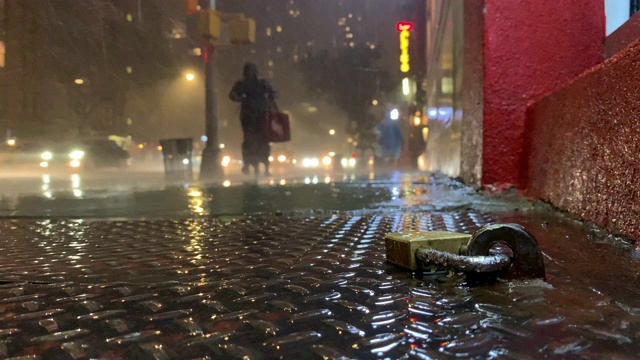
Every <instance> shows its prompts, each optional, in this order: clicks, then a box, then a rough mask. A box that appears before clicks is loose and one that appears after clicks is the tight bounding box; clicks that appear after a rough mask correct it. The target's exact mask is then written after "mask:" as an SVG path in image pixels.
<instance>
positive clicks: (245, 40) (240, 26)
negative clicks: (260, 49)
mask: <svg viewBox="0 0 640 360" xmlns="http://www.w3.org/2000/svg"><path fill="white" fill-rule="evenodd" d="M229 40H230V41H231V43H232V44H234V45H246V44H253V43H255V42H256V21H255V20H253V19H251V18H246V17H244V14H234V15H233V16H232V17H231V18H230V19H229Z"/></svg>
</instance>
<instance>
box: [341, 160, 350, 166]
mask: <svg viewBox="0 0 640 360" xmlns="http://www.w3.org/2000/svg"><path fill="white" fill-rule="evenodd" d="M340 164H342V167H347V165H349V160H347V159H342V160H340Z"/></svg>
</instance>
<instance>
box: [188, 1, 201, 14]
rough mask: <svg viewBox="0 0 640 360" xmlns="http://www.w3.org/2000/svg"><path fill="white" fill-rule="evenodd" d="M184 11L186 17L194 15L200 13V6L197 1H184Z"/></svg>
mask: <svg viewBox="0 0 640 360" xmlns="http://www.w3.org/2000/svg"><path fill="white" fill-rule="evenodd" d="M184 11H185V12H186V13H187V15H194V14H197V13H198V11H200V5H198V0H184Z"/></svg>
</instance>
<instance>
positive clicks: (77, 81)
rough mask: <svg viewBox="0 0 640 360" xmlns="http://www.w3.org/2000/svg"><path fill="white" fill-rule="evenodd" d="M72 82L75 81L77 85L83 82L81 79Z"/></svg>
mask: <svg viewBox="0 0 640 360" xmlns="http://www.w3.org/2000/svg"><path fill="white" fill-rule="evenodd" d="M73 82H75V83H76V84H77V85H82V84H84V80H83V79H75V80H74V81H73Z"/></svg>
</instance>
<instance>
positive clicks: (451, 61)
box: [425, 0, 466, 177]
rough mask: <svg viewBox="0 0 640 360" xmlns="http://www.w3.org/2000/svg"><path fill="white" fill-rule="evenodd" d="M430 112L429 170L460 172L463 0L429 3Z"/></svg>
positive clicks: (452, 174) (426, 155)
mask: <svg viewBox="0 0 640 360" xmlns="http://www.w3.org/2000/svg"><path fill="white" fill-rule="evenodd" d="M428 9H429V11H430V14H431V16H430V19H429V21H428V23H427V26H428V28H429V31H428V39H427V44H428V52H427V54H428V55H427V64H428V69H427V81H426V83H427V109H428V110H427V115H428V117H429V138H428V140H427V151H426V153H425V159H426V161H425V163H426V164H425V165H426V168H427V169H428V170H430V171H439V172H442V173H444V174H446V175H448V176H452V177H457V176H459V175H460V153H461V149H460V145H461V134H462V116H463V112H462V101H463V100H462V99H463V93H464V92H465V91H466V90H465V89H464V86H463V78H464V74H463V66H462V64H463V45H464V42H463V40H464V39H463V15H464V12H463V10H464V0H435V1H430V2H429V3H428Z"/></svg>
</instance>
